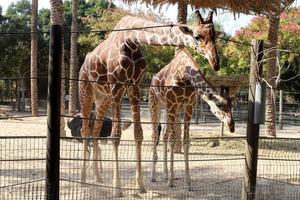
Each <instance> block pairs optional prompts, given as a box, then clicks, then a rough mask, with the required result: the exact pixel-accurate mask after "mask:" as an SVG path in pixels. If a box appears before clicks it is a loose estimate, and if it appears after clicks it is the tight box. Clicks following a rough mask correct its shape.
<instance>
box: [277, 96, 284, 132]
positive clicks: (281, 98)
mask: <svg viewBox="0 0 300 200" xmlns="http://www.w3.org/2000/svg"><path fill="white" fill-rule="evenodd" d="M282 110H283V93H282V90H280V91H279V119H278V120H279V130H282V129H283V118H282Z"/></svg>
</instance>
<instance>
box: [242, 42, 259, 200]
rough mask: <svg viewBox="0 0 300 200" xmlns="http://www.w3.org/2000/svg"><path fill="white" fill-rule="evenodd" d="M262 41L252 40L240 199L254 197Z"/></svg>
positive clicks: (244, 199)
mask: <svg viewBox="0 0 300 200" xmlns="http://www.w3.org/2000/svg"><path fill="white" fill-rule="evenodd" d="M262 57H263V41H262V40H252V42H251V64H250V77H249V96H248V123H247V135H246V149H245V174H244V180H243V188H242V199H243V200H252V199H255V187H256V175H257V158H258V140H259V124H254V105H255V87H256V81H257V80H258V78H259V76H260V75H261V73H262V62H261V61H262Z"/></svg>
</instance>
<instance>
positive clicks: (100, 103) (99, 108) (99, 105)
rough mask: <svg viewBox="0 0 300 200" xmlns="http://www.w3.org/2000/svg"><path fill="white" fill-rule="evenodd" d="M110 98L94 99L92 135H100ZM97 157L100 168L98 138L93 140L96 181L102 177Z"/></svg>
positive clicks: (100, 180) (99, 180)
mask: <svg viewBox="0 0 300 200" xmlns="http://www.w3.org/2000/svg"><path fill="white" fill-rule="evenodd" d="M101 96H102V95H101ZM103 96H104V95H103ZM109 103H110V100H109V98H106V99H104V100H102V99H99V98H97V101H96V119H95V122H94V127H93V129H92V130H93V133H92V136H93V137H100V135H99V134H100V130H101V128H102V125H103V120H104V116H105V114H106V111H107V109H108V107H109ZM98 158H99V159H100V168H101V170H102V163H101V149H100V147H99V144H98V139H94V140H93V169H94V175H95V178H96V182H102V178H101V176H100V174H99V167H98Z"/></svg>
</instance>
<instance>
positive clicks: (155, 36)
mask: <svg viewBox="0 0 300 200" xmlns="http://www.w3.org/2000/svg"><path fill="white" fill-rule="evenodd" d="M195 13H196V23H195V25H193V26H187V25H176V26H166V25H163V24H160V23H156V22H152V21H148V20H145V19H141V18H137V17H133V16H125V17H123V18H122V19H121V20H120V21H119V23H118V24H117V25H116V27H115V29H116V30H120V29H125V30H126V31H125V30H124V31H114V32H113V33H112V34H111V35H110V36H109V37H108V38H107V39H106V40H104V41H103V42H102V43H100V44H99V45H98V46H97V47H96V48H95V49H94V50H93V51H92V52H91V53H88V54H87V55H86V58H85V61H84V63H83V65H82V67H81V70H80V75H79V78H80V80H81V81H80V82H79V92H80V104H81V110H82V111H81V112H82V117H83V125H82V129H81V135H82V136H83V137H89V136H92V137H96V136H98V133H99V130H100V128H101V127H102V120H103V118H104V116H105V114H106V112H107V109H108V107H109V106H110V105H111V107H112V115H113V127H112V137H114V138H117V139H115V140H113V147H114V148H113V149H114V157H115V162H114V173H113V186H114V188H120V186H121V182H120V175H119V163H118V146H119V143H120V137H121V127H120V104H121V99H122V96H123V95H124V93H125V91H126V92H127V95H128V97H129V100H130V103H131V112H132V118H133V124H134V139H135V144H136V158H137V160H136V185H137V189H138V190H139V191H140V192H141V193H143V192H145V191H146V190H145V186H144V182H143V177H142V173H141V145H142V140H143V132H142V127H141V123H140V86H139V84H140V83H141V80H142V77H143V74H144V71H145V68H146V62H145V59H144V57H143V55H142V53H141V45H143V44H148V45H161V46H186V47H191V48H193V49H194V50H196V51H197V52H198V53H199V54H202V55H204V56H205V57H207V59H208V61H209V63H210V65H211V67H212V68H213V69H214V70H219V58H218V55H217V50H216V46H215V31H214V26H213V21H212V15H213V12H212V11H211V12H210V13H209V15H208V17H207V19H206V20H203V18H202V17H201V15H200V13H199V11H198V10H197V11H196V12H195ZM140 27H152V28H144V29H141V28H140ZM130 29H131V30H130ZM92 103H95V105H96V113H97V115H96V119H97V121H98V123H96V124H95V125H94V129H93V132H92V133H91V131H90V129H89V126H88V118H89V113H90V112H91V109H92ZM99 150H100V149H99V147H98V142H97V140H94V141H93V158H94V160H97V155H98V152H99ZM83 154H84V156H83V157H84V162H83V168H82V172H81V180H82V181H83V182H85V181H86V159H87V140H84V153H83ZM93 165H94V174H95V177H96V181H101V177H100V174H99V172H98V164H97V162H96V161H94V163H93ZM113 192H114V194H115V195H116V196H121V195H122V193H121V191H120V190H118V189H114V191H113Z"/></svg>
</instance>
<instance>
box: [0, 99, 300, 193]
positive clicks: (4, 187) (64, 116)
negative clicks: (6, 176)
mask: <svg viewBox="0 0 300 200" xmlns="http://www.w3.org/2000/svg"><path fill="white" fill-rule="evenodd" d="M58 101H59V100H58ZM62 117H66V116H62ZM69 117H71V116H69ZM8 161H10V159H8ZM146 161H147V160H146ZM198 161H199V160H198ZM42 180H43V179H42ZM62 180H63V179H62ZM93 186H94V185H93ZM7 187H11V185H10V186H7ZM30 187H31V186H30ZM95 187H99V186H95ZM4 188H6V186H4ZM130 190H133V189H132V188H131V189H130ZM293 194H295V195H296V196H295V197H298V193H297V192H296V193H293ZM292 197H293V196H292Z"/></svg>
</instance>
